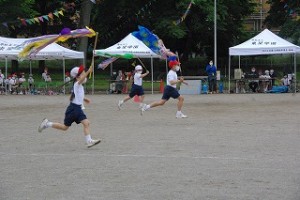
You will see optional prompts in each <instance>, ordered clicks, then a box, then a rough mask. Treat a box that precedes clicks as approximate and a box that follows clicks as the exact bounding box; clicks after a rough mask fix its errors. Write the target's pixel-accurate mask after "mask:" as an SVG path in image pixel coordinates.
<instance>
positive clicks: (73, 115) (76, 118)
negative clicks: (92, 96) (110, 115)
mask: <svg viewBox="0 0 300 200" xmlns="http://www.w3.org/2000/svg"><path fill="white" fill-rule="evenodd" d="M85 119H87V118H86V115H85V114H84V112H83V111H82V109H81V105H77V104H74V103H70V105H69V106H68V107H67V110H66V112H65V120H64V124H65V125H66V126H71V125H72V123H73V122H76V123H77V124H79V123H80V122H81V121H82V120H85Z"/></svg>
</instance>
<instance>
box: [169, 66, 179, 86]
mask: <svg viewBox="0 0 300 200" xmlns="http://www.w3.org/2000/svg"><path fill="white" fill-rule="evenodd" d="M176 80H178V78H177V74H176V72H174V71H173V70H170V71H169V73H168V75H167V85H169V86H171V87H173V88H176V84H174V85H171V83H170V81H176Z"/></svg>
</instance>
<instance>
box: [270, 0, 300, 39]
mask: <svg viewBox="0 0 300 200" xmlns="http://www.w3.org/2000/svg"><path fill="white" fill-rule="evenodd" d="M268 3H269V4H270V5H271V8H270V11H269V15H268V16H267V18H266V20H265V24H266V26H267V27H269V28H279V29H280V32H279V35H280V36H281V37H283V38H288V39H289V40H291V42H292V43H294V44H297V45H300V39H299V38H300V1H299V0H281V1H276V0H269V1H268Z"/></svg>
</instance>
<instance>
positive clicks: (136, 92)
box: [129, 84, 144, 98]
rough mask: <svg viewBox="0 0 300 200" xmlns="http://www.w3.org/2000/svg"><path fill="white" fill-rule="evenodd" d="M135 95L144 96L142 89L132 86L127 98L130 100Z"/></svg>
mask: <svg viewBox="0 0 300 200" xmlns="http://www.w3.org/2000/svg"><path fill="white" fill-rule="evenodd" d="M135 95H138V96H142V95H144V89H143V87H142V86H139V85H135V84H132V87H131V90H130V93H129V97H130V98H132V97H134V96H135Z"/></svg>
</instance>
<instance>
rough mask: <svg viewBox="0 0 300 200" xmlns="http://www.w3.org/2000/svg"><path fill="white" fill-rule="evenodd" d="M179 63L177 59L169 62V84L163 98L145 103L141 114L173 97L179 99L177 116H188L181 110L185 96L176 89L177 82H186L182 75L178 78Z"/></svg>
mask: <svg viewBox="0 0 300 200" xmlns="http://www.w3.org/2000/svg"><path fill="white" fill-rule="evenodd" d="M179 65H180V63H179V62H178V61H176V60H174V61H170V62H169V67H170V71H169V73H168V75H167V85H166V87H165V88H164V93H163V96H162V98H161V100H160V101H155V102H153V103H151V104H149V105H144V106H143V107H142V108H141V114H142V115H143V112H144V111H146V110H148V109H150V108H153V107H156V106H162V105H164V104H165V103H166V102H167V101H168V100H169V99H170V98H171V97H172V98H173V99H178V103H177V113H176V118H186V117H187V116H186V115H184V114H183V113H182V112H181V108H182V106H183V101H184V98H183V96H181V95H180V94H179V93H178V91H177V89H176V84H177V83H179V82H181V83H182V82H184V79H183V77H180V79H178V78H177V73H176V72H178V71H179V69H180V66H179Z"/></svg>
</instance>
